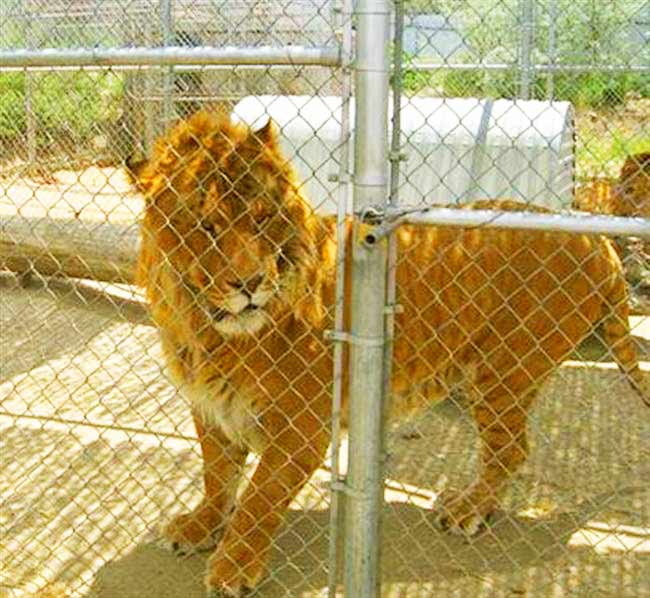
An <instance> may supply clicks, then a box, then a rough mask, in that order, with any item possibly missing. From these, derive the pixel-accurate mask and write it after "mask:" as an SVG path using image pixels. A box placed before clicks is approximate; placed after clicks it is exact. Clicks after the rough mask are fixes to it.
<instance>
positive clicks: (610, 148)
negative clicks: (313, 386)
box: [382, 0, 650, 596]
mask: <svg viewBox="0 0 650 598" xmlns="http://www.w3.org/2000/svg"><path fill="white" fill-rule="evenodd" d="M398 5H399V6H400V7H401V8H403V9H404V13H405V14H404V22H403V26H404V36H403V49H402V53H401V57H402V68H403V72H402V73H401V81H397V85H398V87H399V88H400V91H401V94H402V102H401V110H400V112H399V120H400V121H401V131H400V135H399V136H397V137H394V144H393V147H392V150H393V151H392V155H393V157H394V165H396V166H397V171H395V169H394V171H393V201H394V202H395V204H396V205H398V206H401V207H405V206H407V207H418V206H428V205H432V204H434V205H435V204H437V205H463V206H467V207H473V208H474V209H477V208H480V209H490V210H492V209H497V210H528V211H535V212H539V211H540V210H546V209H552V210H554V211H560V212H562V213H568V212H569V211H570V210H572V209H578V210H586V211H589V212H595V213H601V214H610V215H619V216H632V215H634V216H645V217H646V218H647V217H648V216H649V215H650V213H649V212H648V207H649V206H650V193H649V191H650V187H649V183H650V170H649V168H648V154H647V152H648V150H649V149H650V129H649V128H648V122H649V121H648V118H647V115H648V113H649V110H650V100H649V99H648V98H647V83H648V76H649V75H650V73H649V72H648V70H647V65H648V56H649V54H648V52H649V51H650V49H649V40H648V37H647V29H648V23H649V22H650V21H649V19H650V12H648V4H647V3H644V2H613V3H595V4H594V3H587V2H563V1H562V0H557V1H555V2H554V1H550V0H549V1H544V2H528V1H525V0H522V1H507V0H505V1H496V0H495V1H489V2H485V1H482V2H473V1H468V2H463V3H458V2H444V1H443V2H436V3H429V2H422V3H418V2H400V3H398ZM434 5H435V6H434ZM395 45H396V47H398V48H399V44H398V43H397V42H396V44H395ZM396 173H397V174H396ZM495 198H512V199H515V200H517V201H518V202H520V203H518V204H516V203H506V204H504V203H495V202H493V200H494V199H495ZM475 200H482V201H481V202H479V203H478V204H473V203H472V202H474V201H475ZM483 200H486V201H483ZM408 219H409V218H408V216H407V220H408ZM411 220H412V221H413V222H417V221H418V218H417V217H413V218H411ZM420 221H422V219H420ZM431 221H435V215H433V214H432V218H431ZM645 222H646V224H644V226H645V227H646V230H650V221H647V220H646V221H645ZM422 226H423V225H421V224H420V225H417V224H416V225H414V227H411V226H410V225H409V227H406V226H402V227H401V228H398V229H396V232H395V237H396V239H395V243H396V246H397V256H396V258H395V259H396V261H395V264H394V268H395V277H396V280H397V289H396V294H397V302H398V303H399V304H400V305H401V310H402V311H401V312H398V313H397V314H396V315H395V333H394V340H393V343H394V360H393V366H392V367H393V395H392V401H391V402H392V407H393V409H394V410H395V411H398V412H403V411H405V410H406V409H407V407H410V406H412V405H411V404H412V403H414V404H416V405H417V404H418V403H420V405H419V406H422V405H424V406H426V405H428V407H426V408H425V409H424V412H423V411H422V410H420V411H417V415H415V416H412V417H410V418H408V419H407V421H406V422H405V423H401V424H395V425H394V426H393V427H391V428H390V432H389V439H388V448H387V451H388V455H389V459H388V465H387V472H386V474H387V478H388V484H387V490H386V494H385V496H386V501H387V503H388V505H389V506H390V508H389V510H388V512H387V513H386V515H385V519H384V526H385V531H384V534H385V537H386V538H387V541H386V545H385V550H384V555H383V569H382V570H383V580H384V584H383V593H382V595H385V596H512V595H525V596H555V595H559V596H560V595H561V596H565V595H566V596H569V595H571V596H594V595H603V596H613V595H617V594H620V595H624V596H637V595H643V594H644V593H645V592H647V588H646V587H645V586H646V585H647V581H646V580H647V576H648V574H649V573H650V569H649V568H648V562H647V549H648V518H649V513H648V508H647V505H648V504H650V502H649V498H650V497H649V496H648V485H647V484H645V482H644V480H645V479H646V478H647V476H648V473H649V471H648V467H647V457H648V454H647V449H648V446H647V440H648V438H649V437H650V436H649V435H650V426H649V425H648V417H647V415H648V414H647V407H645V406H644V405H643V403H642V402H641V401H640V400H639V397H638V395H637V393H635V392H634V389H633V386H634V385H632V386H630V385H627V384H626V382H625V378H626V376H625V372H629V371H630V369H629V364H628V365H627V366H626V365H625V364H622V367H621V355H622V354H621V352H620V349H621V347H622V346H624V345H625V344H626V343H627V342H628V340H622V339H620V340H618V336H619V335H621V336H624V337H626V338H627V339H629V338H630V337H629V336H628V333H627V332H626V327H627V321H628V318H627V315H626V311H625V310H626V309H627V307H623V306H627V305H628V302H629V303H630V304H631V305H632V313H633V314H634V315H632V316H631V317H629V326H630V329H631V333H630V334H631V339H632V343H633V345H634V350H632V349H630V352H629V354H627V353H626V354H627V356H628V357H629V356H631V355H636V359H638V360H639V361H640V362H641V370H642V371H641V373H640V375H639V380H640V381H641V383H642V384H644V385H645V390H644V391H643V392H644V393H645V400H646V402H647V400H648V395H647V393H648V390H647V388H648V386H647V385H648V376H649V374H648V372H647V370H648V352H647V350H648V346H647V343H648V331H649V329H648V324H649V323H650V320H649V318H648V315H649V314H650V312H649V311H648V297H649V295H648V289H649V288H650V287H649V286H648V284H649V283H650V278H649V277H648V276H649V274H650V269H649V268H650V259H649V255H648V253H647V245H644V243H643V242H642V241H640V240H635V239H631V238H620V239H617V241H616V243H615V245H613V246H606V243H608V242H605V241H599V240H597V237H591V240H587V238H586V237H585V238H582V240H580V241H578V240H577V239H578V237H576V236H566V235H565V234H563V233H554V232H538V231H528V232H526V231H514V230H499V229H491V228H484V229H482V228H481V227H480V226H479V227H478V228H476V227H472V228H470V229H461V228H454V229H437V230H436V229H433V228H430V229H428V230H429V232H423V229H422V228H421V227H422ZM551 229H552V227H551ZM434 230H436V232H433V231H434ZM602 243H605V245H601V244H602ZM580 244H582V245H583V247H582V249H579V248H578V245H580ZM606 256H609V257H606ZM603 257H605V261H609V262H610V264H611V268H612V270H611V272H612V275H614V276H615V277H616V279H617V281H618V282H617V283H616V284H617V286H618V288H619V291H620V293H621V294H620V295H619V297H618V298H616V297H615V296H614V295H612V294H611V288H610V287H607V285H603V284H602V281H601V282H599V276H601V275H602V271H601V272H600V274H598V273H596V271H595V270H594V266H595V264H596V263H603V265H604V262H601V260H602V259H603ZM619 258H622V259H621V261H622V264H623V265H622V266H621V262H620V261H619ZM607 268H609V267H607ZM625 279H626V280H625ZM578 280H579V281H580V282H578ZM576 284H577V285H578V286H574V285H576ZM626 288H627V289H628V291H629V294H630V295H629V297H627V296H626V290H625V289H626ZM596 305H598V306H599V307H598V308H596ZM592 308H593V311H592ZM619 310H622V311H620V312H619V313H620V314H621V317H620V319H619V318H618V316H616V312H617V311H619ZM613 321H617V324H616V325H615V326H614V328H612V327H611V323H612V322H613ZM599 322H600V324H599ZM583 327H584V328H583ZM581 328H582V329H583V330H584V331H585V333H584V340H583V341H582V342H579V341H580V338H581V337H583V334H582V333H580V332H579V330H580V329H581ZM614 329H615V330H614ZM589 330H591V332H590V333H589V332H588V331H589ZM612 332H614V335H613V336H612ZM617 363H618V367H617ZM431 364H433V365H431ZM555 364H557V365H558V366H559V367H557V368H556V366H555ZM547 368H548V369H547ZM406 395H408V396H409V397H410V398H407V396H406ZM440 397H447V398H446V399H443V400H442V401H440V400H438V401H437V402H436V401H435V399H437V398H438V399H439V398H440ZM533 398H534V399H535V401H534V402H533ZM418 399H419V400H418ZM432 400H434V403H433V406H431V405H432ZM526 428H527V429H528V431H527V433H526ZM526 457H527V458H526ZM515 472H516V474H515ZM512 474H515V475H513V476H512V478H511V475H512ZM506 480H509V481H506ZM432 510H433V511H434V513H435V515H436V516H437V519H436V516H434V515H432ZM436 523H437V525H436ZM441 527H442V528H445V529H449V530H451V531H456V532H459V534H458V535H454V534H448V533H441V531H440V529H441ZM388 538H391V539H392V542H391V541H389V540H388Z"/></svg>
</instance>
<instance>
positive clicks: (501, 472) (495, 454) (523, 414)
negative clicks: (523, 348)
mask: <svg viewBox="0 0 650 598" xmlns="http://www.w3.org/2000/svg"><path fill="white" fill-rule="evenodd" d="M535 395H536V390H530V389H529V390H527V391H526V392H525V393H523V394H522V395H519V397H516V396H515V395H514V394H513V391H512V390H511V389H509V388H508V387H506V386H504V385H502V384H499V385H497V386H496V387H494V388H492V389H491V390H490V391H489V392H488V393H486V394H484V395H483V396H482V397H481V398H477V400H476V402H475V403H474V405H473V407H472V415H473V417H474V420H475V421H476V424H477V427H478V432H479V438H480V456H481V463H480V467H481V469H480V472H479V476H478V479H477V480H476V481H475V482H474V483H473V484H471V485H470V486H469V487H468V488H466V489H465V490H463V491H462V492H458V493H449V494H447V495H446V496H445V495H444V494H443V506H442V511H441V514H440V516H439V517H438V521H439V523H440V525H441V526H442V527H443V528H445V529H451V530H452V531H454V532H458V533H462V534H465V535H469V536H471V535H474V534H476V533H477V532H478V531H480V530H481V529H482V528H483V527H484V525H485V524H486V523H487V521H488V520H489V518H490V516H491V515H492V513H493V512H494V511H495V510H496V509H497V507H498V495H499V493H500V492H501V490H502V489H503V487H504V486H505V484H506V482H507V481H508V479H509V478H510V476H512V474H513V473H514V472H515V471H517V469H518V468H519V467H520V466H521V464H522V463H523V462H524V461H525V460H526V457H527V454H528V439H527V435H526V434H527V432H526V423H527V412H528V408H529V407H530V404H531V402H532V401H533V399H534V397H535Z"/></svg>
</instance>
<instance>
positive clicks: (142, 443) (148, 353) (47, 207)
mask: <svg viewBox="0 0 650 598" xmlns="http://www.w3.org/2000/svg"><path fill="white" fill-rule="evenodd" d="M349 4H350V3H347V2H329V1H324V0H307V1H305V2H302V1H299V0H291V1H289V0H287V1H282V2H280V1H273V2H260V1H255V2H222V1H207V0H206V1H204V0H194V1H192V0H188V1H181V0H168V1H165V0H156V1H153V0H152V1H144V0H143V1H138V2H134V1H127V0H114V1H102V2H100V1H94V0H83V1H73V0H66V1H58V0H57V1H56V2H52V1H48V2H44V1H37V0H33V1H32V0H29V1H28V0H22V1H20V0H9V1H6V2H2V3H0V51H2V52H9V53H14V54H18V53H20V52H21V51H23V50H25V49H29V50H36V51H38V50H43V49H48V48H58V49H69V48H108V49H111V48H121V49H128V48H137V47H147V48H164V47H169V46H173V47H184V48H194V49H196V50H197V52H200V51H201V49H202V48H204V47H213V48H223V47H229V46H235V47H244V46H245V47H249V48H257V49H259V50H260V51H264V47H266V46H272V47H283V46H307V47H322V46H338V45H339V44H340V43H341V42H342V40H343V48H344V50H345V48H346V43H347V45H348V46H347V47H349V42H350V39H351V35H352V34H351V29H350V27H351V23H350V20H349V19H347V18H346V17H345V13H346V10H349V9H350V6H349ZM395 5H396V8H397V9H398V13H399V11H401V10H403V11H404V13H405V14H404V23H403V29H404V31H403V36H402V38H401V40H396V41H395V42H394V44H393V46H392V47H393V49H394V50H395V51H394V52H393V54H394V56H393V59H394V60H396V61H400V62H401V72H400V69H394V77H393V83H394V85H395V86H396V87H397V90H398V91H399V93H400V95H401V101H400V102H397V103H398V104H399V108H400V114H399V122H400V124H399V126H398V127H396V134H395V135H394V136H393V139H394V143H393V146H392V147H391V148H390V149H391V152H390V158H391V160H392V163H393V166H394V168H393V186H392V197H391V201H392V207H401V208H409V209H411V208H413V209H415V208H423V207H425V206H430V205H452V206H459V205H462V206H467V205H468V204H471V203H472V202H474V201H476V200H482V202H483V203H479V204H474V205H473V207H474V208H481V209H489V210H494V209H505V210H511V211H515V212H516V211H519V210H522V209H524V208H526V210H529V211H540V212H541V211H543V210H548V209H551V210H554V211H559V212H562V213H563V214H565V213H566V214H568V213H569V211H570V210H576V209H577V210H583V211H584V210H586V211H589V212H596V213H600V214H605V215H618V216H634V217H642V218H646V219H647V218H649V217H650V171H649V168H650V162H649V161H648V156H649V154H650V129H649V128H648V127H649V125H648V114H649V113H650V103H649V102H650V99H648V97H647V96H648V90H649V89H650V83H649V81H650V80H649V77H650V71H649V70H648V67H647V65H648V64H649V62H650V47H649V38H648V30H649V27H650V10H649V8H648V3H647V2H644V1H641V0H617V1H616V2H607V3H604V2H603V3H593V2H586V1H585V2H582V1H577V2H576V1H575V0H574V1H572V2H568V1H565V0H544V1H543V2H542V1H532V0H467V1H466V2H462V3H460V2H456V1H454V0H438V1H436V2H418V1H411V2H395ZM400 22H401V18H400V16H399V14H397V15H395V16H394V18H393V21H392V23H393V25H395V24H396V23H400ZM346 35H347V36H348V37H347V38H346V37H345V36H346ZM400 46H401V50H399V48H400ZM344 54H345V51H344ZM347 58H348V57H347V56H343V63H344V65H345V66H347ZM348 76H349V72H348V70H347V68H344V69H332V68H327V67H322V66H301V65H300V64H296V65H291V66H273V67H263V66H255V65H252V66H251V65H240V66H227V67H226V66H221V65H219V66H217V65H202V66H196V65H174V66H165V67H159V66H146V65H141V66H128V67H127V66H120V67H114V68H108V67H102V66H101V65H99V64H98V65H95V66H93V67H87V68H84V69H79V68H77V67H75V66H74V65H73V64H71V65H70V66H68V67H61V68H50V67H47V68H45V67H39V68H33V69H29V70H26V69H22V68H7V69H2V68H0V216H1V218H2V229H1V231H0V234H1V235H2V237H1V239H0V256H1V258H0V259H1V260H2V263H0V267H1V268H2V271H1V272H0V285H1V287H2V291H1V292H2V294H1V297H0V307H1V310H0V312H1V313H0V318H1V319H0V321H1V322H2V331H1V332H2V335H1V338H2V341H1V342H2V359H1V360H0V389H1V390H0V426H1V427H2V434H1V436H0V447H1V448H0V451H1V454H0V457H1V460H2V464H3V465H2V474H1V475H0V493H1V495H2V501H1V503H2V511H1V515H0V516H1V518H2V541H0V563H1V564H2V569H1V571H2V573H1V575H0V596H2V597H3V598H4V597H5V596H6V597H7V598H19V597H25V596H32V597H33V596H40V598H48V597H50V598H61V597H62V596H69V597H77V596H97V597H100V598H108V597H116V596H119V597H120V598H130V597H136V596H137V597H138V598H146V597H149V596H151V597H153V596H156V597H160V596H170V597H171V596H203V595H205V584H206V583H207V584H208V587H209V588H211V589H212V590H214V592H215V593H213V594H212V596H216V595H218V591H222V592H224V593H223V595H233V596H239V595H244V591H245V590H246V589H247V588H249V587H250V588H253V587H254V586H255V587H256V593H255V595H259V596H269V597H271V596H272V597H276V596H278V597H279V596H290V597H293V596H317V595H324V594H326V593H327V588H328V586H329V587H330V589H333V588H337V582H340V579H339V576H338V575H337V568H338V569H341V568H342V567H343V565H344V563H337V560H341V556H340V554H339V552H340V551H339V550H337V546H336V544H337V538H336V537H335V536H342V533H341V531H342V530H340V529H338V528H337V527H336V526H333V525H332V523H336V522H337V520H338V519H342V518H341V517H340V516H339V515H337V513H338V506H337V508H336V509H335V514H334V517H330V515H331V514H330V512H329V508H330V504H332V503H331V501H330V495H329V494H330V487H329V486H330V472H329V463H330V461H329V460H328V459H327V458H326V457H327V455H326V452H327V445H328V440H329V430H330V420H331V418H332V412H331V411H332V398H331V394H332V386H333V380H332V376H333V372H337V371H338V373H339V374H342V375H343V379H342V380H341V379H339V380H335V381H334V382H338V388H339V390H341V391H342V392H344V393H345V389H346V387H347V383H348V379H347V373H346V372H345V368H342V369H343V372H341V371H340V370H337V369H336V361H335V360H334V361H333V358H332V356H331V352H332V343H331V342H330V341H331V340H332V339H333V340H335V341H336V343H337V344H338V358H343V357H346V358H347V350H343V349H341V347H343V346H346V345H345V343H347V342H348V341H350V340H352V341H353V342H359V339H356V341H355V339H350V337H349V336H346V334H345V332H346V331H347V330H348V326H349V309H350V305H349V300H346V302H345V310H344V311H345V317H343V311H341V312H339V318H338V319H336V318H335V309H336V307H337V301H336V300H335V295H336V289H335V282H336V269H337V259H336V258H337V256H336V250H337V248H336V238H337V232H336V222H335V218H334V217H333V214H334V213H335V212H336V210H337V204H338V205H339V206H342V208H341V210H340V216H342V215H344V214H345V212H346V211H347V210H348V207H349V206H348V183H349V177H348V172H349V164H348V162H349V154H348V148H347V147H346V145H345V144H346V142H347V133H348V131H347V126H348V120H349V115H348V114H347V104H346V101H347V97H346V94H347V93H348V91H349V80H348V79H347V77H348ZM392 108H395V107H394V106H393V107H392ZM203 109H207V110H206V111H204V110H203ZM356 109H357V110H364V109H365V110H372V106H369V107H363V106H357V107H356ZM269 118H271V119H272V121H273V124H272V125H268V126H267V122H268V119H269ZM395 122H397V121H395ZM170 131H171V132H170ZM156 139H160V141H159V142H158V144H156V142H155V140H156ZM504 198H509V199H512V200H517V202H519V203H516V204H515V203H512V202H505V203H504V202H503V201H502V200H503V199H504ZM494 200H499V201H498V202H495V201H494ZM486 202H487V203H486ZM642 222H643V223H645V222H647V220H645V221H642ZM339 224H340V222H339ZM648 226H650V224H649V225H648ZM342 228H343V227H341V226H339V236H341V234H342ZM140 231H141V232H140ZM140 235H142V236H141V239H140ZM139 239H140V240H139ZM392 242H393V243H395V255H394V256H393V258H394V260H395V262H394V263H393V264H392V265H391V268H390V272H391V274H392V275H393V276H394V278H395V279H396V282H397V289H396V296H395V298H394V301H393V299H392V298H390V297H389V300H388V303H389V305H388V307H389V308H390V309H389V310H388V311H389V312H390V313H389V316H388V319H389V321H390V322H391V323H393V321H394V326H395V337H394V338H393V339H392V345H393V349H394V359H393V362H392V369H393V393H392V396H391V407H392V411H394V412H397V415H404V414H405V413H406V412H409V413H411V412H413V413H412V414H411V415H410V416H408V417H407V418H406V419H402V420H397V422H398V423H395V424H391V428H390V430H389V433H388V440H387V444H386V446H387V450H388V456H389V458H388V460H387V466H386V476H387V479H386V490H385V499H386V509H385V512H384V519H383V536H382V539H381V542H382V569H381V575H380V577H381V579H382V590H381V595H383V596H472V597H473V596H502V595H503V596H512V595H524V596H556V595H562V596H564V595H572V596H573V595H575V596H594V595H603V596H613V595H619V596H641V595H644V592H647V580H648V578H649V577H650V564H649V562H648V551H649V550H650V548H649V546H650V537H649V533H650V532H649V531H648V529H649V528H650V513H649V512H648V505H649V504H650V495H649V494H648V484H647V483H646V482H645V480H646V479H648V478H649V477H650V469H649V468H648V465H647V464H648V462H649V457H650V454H649V452H648V451H649V447H648V439H649V438H650V424H648V411H647V408H645V407H644V405H643V403H642V401H640V400H639V397H638V396H637V395H638V394H639V392H635V390H636V391H640V392H641V394H644V393H645V398H646V400H647V398H648V397H647V392H648V391H647V389H648V377H649V375H650V374H648V367H649V366H648V363H649V357H648V355H649V354H650V353H649V352H650V348H649V347H650V319H649V316H650V249H649V248H648V241H647V239H646V240H645V241H644V240H638V239H633V238H629V237H625V238H620V239H616V240H615V242H614V244H611V245H610V243H609V241H605V240H602V239H600V238H599V237H598V238H597V237H589V239H587V238H586V237H576V236H572V235H568V234H559V233H553V232H539V231H538V232H522V231H499V230H495V229H487V228H485V229H482V228H481V227H478V228H472V229H458V228H444V229H443V228H440V227H430V226H427V225H422V224H416V225H405V226H403V227H401V228H399V229H398V231H397V232H396V236H395V238H394V240H393V241H392ZM138 246H139V251H140V258H139V264H138V267H137V278H136V274H135V273H134V272H135V269H134V262H135V259H136V255H137V253H138ZM340 249H341V247H340V246H339V250H340ZM339 259H341V255H340V254H339ZM339 265H341V264H339ZM348 265H349V264H348ZM347 272H348V270H346V273H347ZM343 278H344V277H343V271H342V270H341V271H340V272H339V282H342V279H343ZM389 279H391V276H389ZM348 282H349V279H348ZM348 290H349V289H348ZM346 296H349V295H346ZM628 303H629V305H630V306H631V315H630V317H629V327H630V332H629V334H628V331H627V328H626V321H627V320H628V318H627V314H626V311H625V309H626V308H625V306H626V305H628ZM338 307H339V308H343V305H342V304H341V303H340V302H339V303H338ZM341 327H343V330H341ZM326 331H329V334H327V335H326V334H325V333H326ZM332 331H334V332H332ZM337 333H339V334H338V336H337ZM629 335H631V339H632V343H631V344H629V343H628V340H627V339H628V337H629ZM361 340H363V339H361ZM356 348H357V350H361V351H363V350H364V349H363V343H360V344H359V345H357V346H356ZM635 359H637V360H638V361H639V362H640V370H637V369H635V366H634V360H635ZM620 369H622V370H623V372H621V371H619V370H620ZM626 378H628V381H631V382H632V384H627V383H626ZM542 382H543V384H542ZM336 386H337V384H334V387H335V388H336ZM535 395H537V396H536V398H535V402H534V404H533V401H532V399H533V398H534V396H535ZM333 404H334V405H335V406H336V405H337V402H336V401H334V403H333ZM531 405H532V406H531ZM416 408H417V409H416ZM335 415H336V414H335ZM472 416H473V419H474V422H473V421H472ZM343 419H344V420H345V416H344V418H343ZM344 423H345V422H344ZM477 426H478V431H479V437H480V439H481V445H480V447H479V450H478V451H475V450H474V448H475V447H476V439H477V434H476V432H477ZM526 426H527V428H528V434H527V439H526V432H525V429H526ZM335 428H336V429H337V428H338V421H336V420H335ZM335 444H336V443H335ZM526 454H527V455H528V458H527V459H526V460H525V461H524V456H525V455H526ZM341 456H343V455H341ZM377 458H378V459H379V458H380V455H377ZM335 461H338V460H335ZM338 468H339V467H338V464H337V465H336V467H335V468H334V469H336V470H338ZM341 469H345V467H344V464H342V466H341ZM481 472H482V476H481V475H480V473H481ZM515 472H516V475H513V476H512V479H511V480H509V481H507V478H509V474H515ZM477 476H478V477H477ZM477 479H478V480H479V481H478V484H475V485H474V486H472V484H473V483H475V481H476V480H477ZM335 482H338V483H336V484H335V485H334V487H335V488H338V489H339V490H340V489H341V488H342V487H343V488H344V486H343V485H342V484H341V483H340V481H339V480H338V479H336V480H335ZM467 487H469V488H470V489H471V490H470V491H469V492H468V493H465V494H464V495H463V494H461V495H460V496H461V498H460V500H456V501H455V502H454V501H453V500H452V499H451V498H450V496H451V494H450V492H451V491H453V490H457V489H460V488H467ZM497 490H498V491H499V492H497ZM336 497H338V495H337V496H336ZM336 497H335V498H336ZM497 498H498V501H497ZM336 504H337V505H338V503H336ZM443 505H446V506H443ZM285 511H286V513H285ZM188 513H189V514H190V515H187V514H188ZM183 514H185V515H183ZM450 531H451V532H453V531H461V532H462V533H461V534H454V533H449V532H450ZM332 538H333V544H332ZM337 565H339V567H337ZM339 589H340V586H339Z"/></svg>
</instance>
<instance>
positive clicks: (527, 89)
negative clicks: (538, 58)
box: [519, 0, 535, 100]
mask: <svg viewBox="0 0 650 598" xmlns="http://www.w3.org/2000/svg"><path fill="white" fill-rule="evenodd" d="M520 11H521V49H520V52H521V55H520V57H519V69H520V73H519V76H520V86H519V97H520V98H521V99H523V100H528V99H530V94H531V86H532V85H534V74H535V71H534V69H533V66H532V54H533V45H534V36H535V6H534V4H533V2H532V0H521V7H520Z"/></svg>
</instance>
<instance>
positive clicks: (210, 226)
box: [201, 220, 218, 235]
mask: <svg viewBox="0 0 650 598" xmlns="http://www.w3.org/2000/svg"><path fill="white" fill-rule="evenodd" d="M201 228H202V229H203V230H204V231H206V232H207V233H210V234H211V235H215V234H216V233H217V231H218V229H217V227H216V226H215V224H214V222H210V221H209V220H201Z"/></svg>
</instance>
